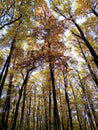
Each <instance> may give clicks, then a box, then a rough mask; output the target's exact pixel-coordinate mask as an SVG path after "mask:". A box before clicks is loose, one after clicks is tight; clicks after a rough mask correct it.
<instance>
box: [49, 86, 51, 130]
mask: <svg viewBox="0 0 98 130" xmlns="http://www.w3.org/2000/svg"><path fill="white" fill-rule="evenodd" d="M49 130H51V86H50V87H49Z"/></svg>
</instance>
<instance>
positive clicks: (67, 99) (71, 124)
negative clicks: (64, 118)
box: [63, 71, 73, 130]
mask: <svg viewBox="0 0 98 130" xmlns="http://www.w3.org/2000/svg"><path fill="white" fill-rule="evenodd" d="M63 78H64V86H65V99H66V103H67V107H68V113H69V121H70V129H71V130H73V123H72V114H71V109H70V102H69V97H68V93H67V90H66V88H67V84H66V79H65V74H64V71H63Z"/></svg>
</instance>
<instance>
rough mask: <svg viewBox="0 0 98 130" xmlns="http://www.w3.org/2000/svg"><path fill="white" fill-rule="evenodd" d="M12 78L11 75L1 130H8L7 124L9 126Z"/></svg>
mask: <svg viewBox="0 0 98 130" xmlns="http://www.w3.org/2000/svg"><path fill="white" fill-rule="evenodd" d="M12 78H13V75H10V79H9V87H8V91H7V97H6V101H5V105H4V108H3V112H2V120H1V130H7V129H8V126H7V124H8V118H9V112H10V98H11V88H12Z"/></svg>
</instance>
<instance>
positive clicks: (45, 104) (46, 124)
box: [43, 88, 48, 130]
mask: <svg viewBox="0 0 98 130" xmlns="http://www.w3.org/2000/svg"><path fill="white" fill-rule="evenodd" d="M43 100H44V111H45V127H46V128H45V129H46V130H48V116H47V102H46V97H45V93H44V88H43Z"/></svg>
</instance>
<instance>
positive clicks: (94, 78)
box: [78, 41, 98, 86]
mask: <svg viewBox="0 0 98 130" xmlns="http://www.w3.org/2000/svg"><path fill="white" fill-rule="evenodd" d="M78 44H79V47H80V49H81V52H82V55H83V57H84V59H85V61H86V63H87V66H88V69H89V71H90V73H91V75H92V78H93V80H94V82H95V83H96V86H98V80H97V77H96V75H95V74H94V72H93V70H92V68H91V66H90V64H88V61H87V58H86V56H85V54H84V52H83V49H82V46H81V43H80V42H79V41H78Z"/></svg>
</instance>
